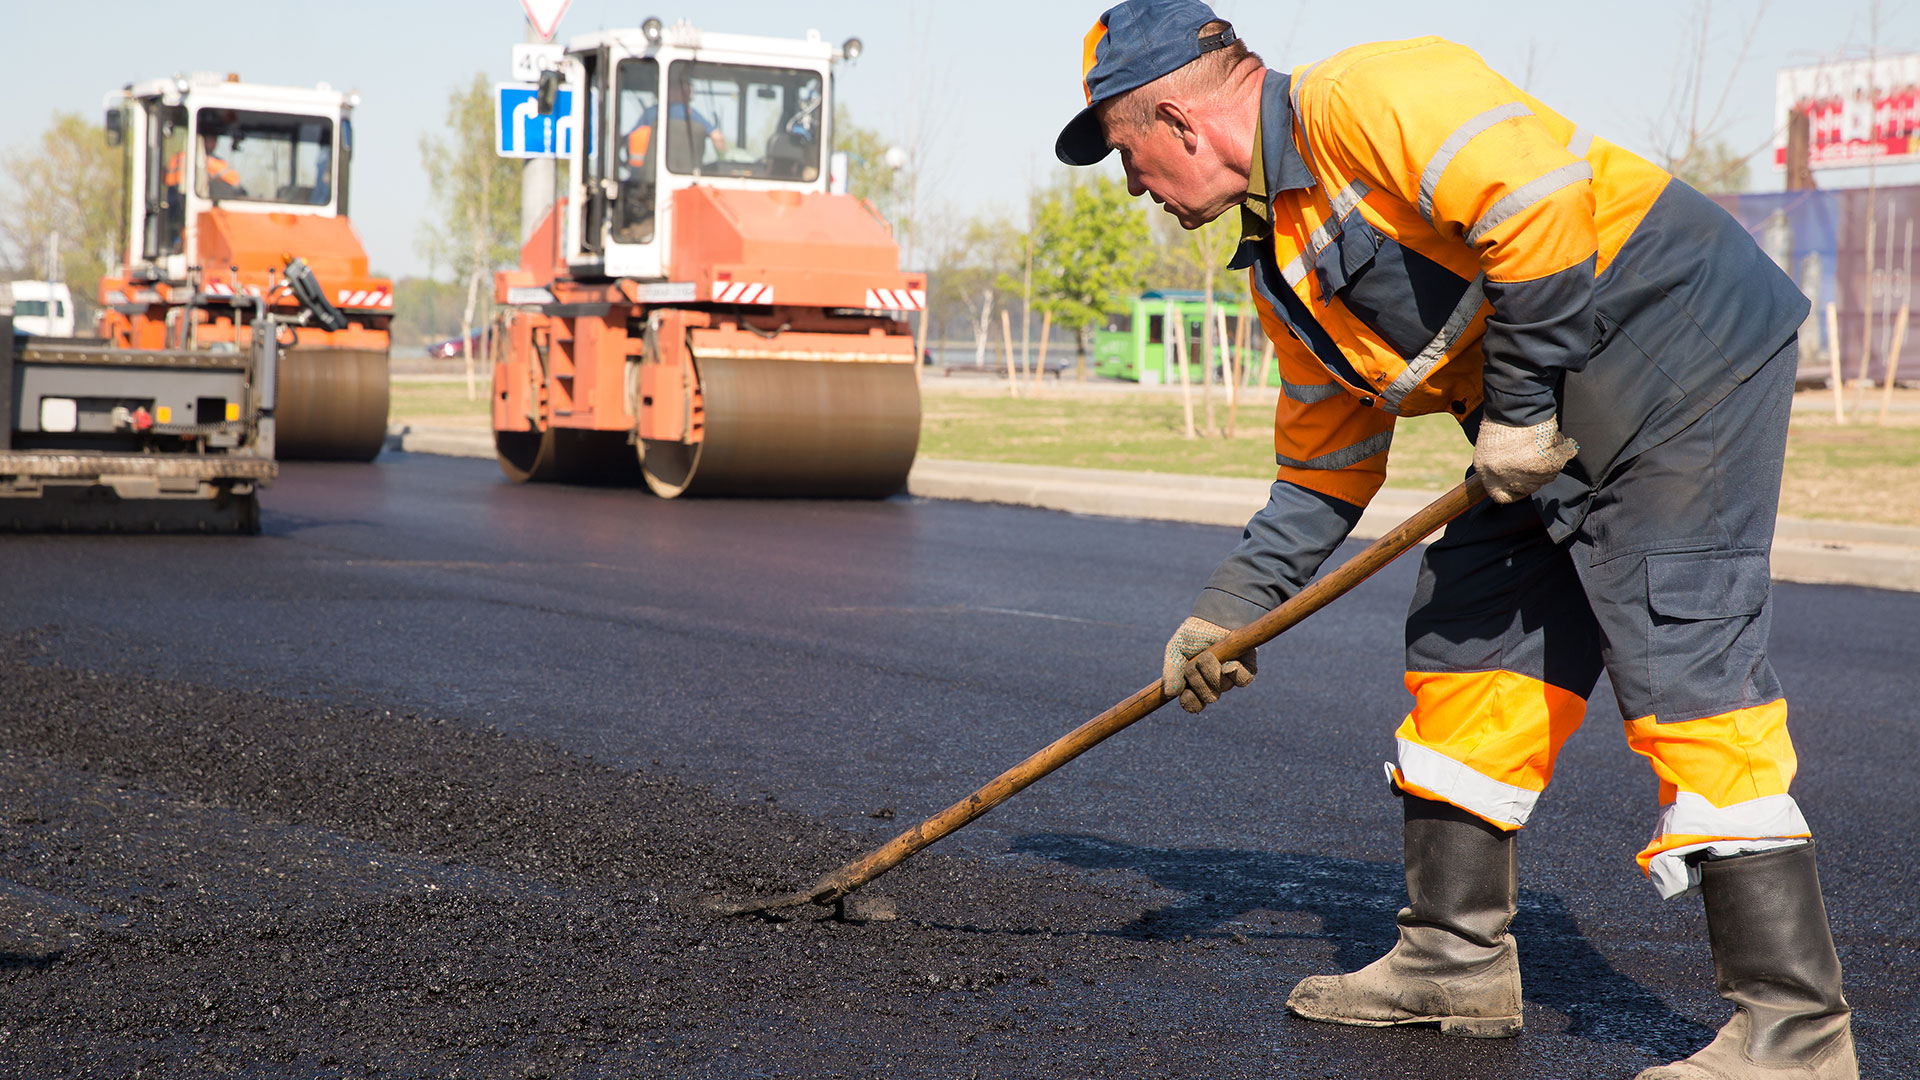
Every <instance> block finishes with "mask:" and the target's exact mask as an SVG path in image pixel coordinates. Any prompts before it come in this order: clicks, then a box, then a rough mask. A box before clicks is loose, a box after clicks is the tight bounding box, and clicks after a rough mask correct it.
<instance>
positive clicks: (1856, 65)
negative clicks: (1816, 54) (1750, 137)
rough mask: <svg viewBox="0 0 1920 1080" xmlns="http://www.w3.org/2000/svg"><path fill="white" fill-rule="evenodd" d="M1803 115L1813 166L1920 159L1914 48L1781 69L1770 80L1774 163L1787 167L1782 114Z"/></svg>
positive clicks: (1919, 70)
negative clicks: (1868, 57)
mask: <svg viewBox="0 0 1920 1080" xmlns="http://www.w3.org/2000/svg"><path fill="white" fill-rule="evenodd" d="M1795 108H1799V109H1801V110H1803V111H1805V112H1806V114H1807V156H1808V158H1809V160H1810V163H1811V164H1812V166H1813V167H1814V168H1816V169H1837V168H1845V167H1847V166H1850V165H1865V164H1866V163H1867V162H1869V161H1872V162H1875V163H1876V164H1882V165H1896V164H1906V163H1909V162H1916V161H1920V53H1908V54H1906V55H1903V56H1885V57H1881V58H1879V59H1877V60H1836V61H1833V62H1831V63H1825V64H1805V65H1802V66H1800V67H1790V68H1781V69H1780V74H1779V76H1778V77H1777V79H1776V80H1775V82H1774V106H1773V111H1774V126H1773V165H1774V168H1776V169H1784V168H1786V166H1787V118H1788V116H1789V115H1791V114H1792V112H1793V110H1794V109H1795Z"/></svg>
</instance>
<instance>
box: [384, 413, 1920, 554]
mask: <svg viewBox="0 0 1920 1080" xmlns="http://www.w3.org/2000/svg"><path fill="white" fill-rule="evenodd" d="M387 446H388V448H389V449H393V450H403V451H406V452H407V453H410V454H441V455H445V456H449V457H476V458H491V457H493V456H494V455H493V432H492V431H491V430H487V429H476V428H471V427H456V426H451V425H449V426H444V427H442V426H415V425H402V424H396V425H394V427H393V429H392V430H391V431H390V432H389V433H388V435H387ZM1268 486H1269V485H1268V483H1267V482H1266V481H1264V480H1239V479H1231V478H1227V477H1218V476H1179V475H1173V474H1169V473H1144V472H1119V471H1115V470H1109V469H1070V468H1065V467H1061V466H1053V465H1006V464H1000V463H997V462H986V461H945V460H940V459H937V458H924V457H923V458H920V459H918V460H916V461H915V462H914V463H913V471H912V473H911V474H909V475H908V477H907V492H908V493H909V494H911V495H916V496H919V497H921V498H926V499H954V500H959V501H964V502H989V503H1005V504H1009V505H1013V506H1034V507H1040V508H1043V509H1047V510H1065V511H1067V512H1069V513H1074V514H1093V515H1095V516H1099V517H1130V518H1142V519H1146V520H1150V521H1183V522H1190V523H1192V524H1197V525H1225V526H1228V527H1238V526H1241V525H1245V524H1246V523H1247V519H1248V518H1249V517H1252V516H1253V514H1254V512H1255V511H1256V510H1259V509H1260V508H1261V507H1262V506H1265V505H1266V502H1267V488H1268ZM1433 497H1434V493H1433V492H1424V491H1404V490H1400V489H1397V488H1385V489H1383V490H1382V491H1381V492H1380V494H1378V495H1376V496H1374V499H1373V504H1372V505H1371V506H1368V507H1367V512H1366V513H1365V514H1363V515H1361V518H1360V524H1359V525H1358V526H1357V527H1356V528H1355V529H1354V531H1353V535H1354V536H1355V537H1356V538H1358V539H1362V540H1372V539H1374V538H1376V537H1379V536H1381V535H1383V534H1385V533H1386V531H1387V530H1388V529H1391V528H1392V527H1393V526H1395V525H1398V524H1399V523H1400V522H1402V521H1404V520H1406V519H1407V518H1408V517H1409V516H1410V515H1412V514H1413V512H1414V511H1416V510H1418V509H1420V508H1421V507H1423V506H1425V505H1426V504H1427V503H1428V502H1430V501H1431V500H1432V499H1433ZM1773 576H1774V579H1775V580H1776V581H1795V582H1804V583H1808V584H1815V585H1864V586H1869V587H1871V588H1876V589H1899V590H1903V591H1906V592H1920V529H1909V528H1900V527H1897V526H1891V525H1868V524H1861V523H1857V522H1846V521H1810V520H1807V519H1804V518H1788V517H1783V518H1781V519H1780V520H1779V523H1778V524H1777V525H1776V527H1775V530H1774V540H1773Z"/></svg>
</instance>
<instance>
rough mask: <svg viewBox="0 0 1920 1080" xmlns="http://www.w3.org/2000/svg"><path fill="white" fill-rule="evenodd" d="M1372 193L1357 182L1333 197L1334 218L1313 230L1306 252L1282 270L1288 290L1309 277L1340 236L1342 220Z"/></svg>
mask: <svg viewBox="0 0 1920 1080" xmlns="http://www.w3.org/2000/svg"><path fill="white" fill-rule="evenodd" d="M1371 191H1373V189H1372V188H1370V187H1368V186H1367V185H1366V183H1365V182H1364V181H1360V180H1355V181H1354V182H1353V183H1351V184H1348V185H1347V186H1346V187H1344V188H1341V189H1340V194H1338V195H1335V196H1334V197H1333V202H1332V203H1331V204H1330V206H1331V209H1332V211H1333V216H1332V217H1330V218H1328V219H1327V220H1325V221H1323V222H1321V223H1320V227H1319V228H1317V229H1315V230H1313V233H1312V234H1311V235H1309V236H1308V237H1307V250H1306V251H1304V252H1302V253H1301V254H1299V255H1296V256H1294V258H1293V261H1292V262H1289V263H1287V265H1285V266H1283V267H1281V268H1280V277H1281V279H1282V280H1284V281H1285V282H1286V283H1287V287H1288V288H1292V287H1293V286H1296V285H1298V284H1300V282H1301V280H1302V279H1303V278H1305V277H1306V276H1307V268H1308V267H1309V266H1311V265H1312V263H1313V261H1314V260H1315V259H1317V258H1319V257H1320V253H1321V252H1322V251H1325V250H1326V248H1327V245H1328V244H1331V243H1332V242H1333V238H1334V237H1336V236H1339V235H1340V219H1341V218H1344V217H1346V216H1347V215H1348V214H1351V213H1353V208H1354V207H1356V206H1359V205H1360V200H1361V199H1364V198H1366V197H1367V195H1368V193H1370V192H1371Z"/></svg>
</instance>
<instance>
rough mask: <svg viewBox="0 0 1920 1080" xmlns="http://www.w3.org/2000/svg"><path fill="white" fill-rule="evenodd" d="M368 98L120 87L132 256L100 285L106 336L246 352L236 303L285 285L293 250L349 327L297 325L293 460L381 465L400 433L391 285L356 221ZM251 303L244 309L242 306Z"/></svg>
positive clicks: (283, 432)
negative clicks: (391, 403) (393, 379)
mask: <svg viewBox="0 0 1920 1080" xmlns="http://www.w3.org/2000/svg"><path fill="white" fill-rule="evenodd" d="M357 99H358V95H356V94H348V93H342V92H340V91H338V90H334V89H333V88H331V87H329V86H327V85H326V84H324V83H322V84H320V85H318V86H313V87H288V86H264V85H259V84H255V83H244V82H241V81H240V80H239V78H238V76H236V75H228V76H226V77H225V78H220V77H217V76H215V75H211V74H206V73H201V74H197V75H193V76H190V77H188V76H181V77H176V78H170V79H157V80H153V81H151V82H145V83H138V84H128V85H127V86H126V87H125V88H123V89H121V90H117V91H114V92H113V93H111V94H109V95H107V100H106V128H107V137H108V140H109V141H110V142H117V143H119V144H121V145H123V146H124V147H125V156H124V161H125V165H124V179H125V186H126V201H125V203H124V217H123V224H124V229H123V230H122V234H123V236H124V238H125V244H126V247H125V250H124V252H123V254H124V256H125V258H124V265H123V266H122V267H120V268H119V269H118V271H117V272H115V273H110V274H109V275H107V277H106V278H104V279H103V280H102V281H101V283H100V302H101V317H100V325H99V333H100V336H101V337H103V338H105V339H106V341H107V343H108V344H109V345H110V346H113V347H115V348H120V349H141V350H171V351H176V352H191V351H205V350H219V349H231V348H238V349H245V348H246V347H247V333H248V326H247V324H246V323H245V322H244V321H242V320H236V319H235V318H234V317H233V311H234V310H237V309H236V308H232V307H223V306H220V305H218V304H217V303H204V304H203V303H196V302H195V297H208V298H218V297H221V296H250V297H253V298H255V299H260V300H265V301H268V302H269V303H270V304H272V305H274V306H276V307H278V308H279V309H281V310H283V311H294V310H297V308H296V307H294V306H293V303H294V302H293V300H292V298H291V297H289V296H286V295H285V290H281V293H282V295H281V296H280V297H279V298H278V299H273V298H271V297H270V293H271V292H272V291H273V289H272V286H273V283H274V280H275V276H276V275H277V274H279V273H280V272H281V268H282V267H283V266H284V265H285V264H286V262H287V260H288V259H289V258H299V259H300V260H302V262H303V263H304V264H305V265H306V266H308V267H309V268H310V269H311V272H312V274H313V277H314V279H315V280H316V281H317V283H318V284H319V285H320V286H321V287H322V288H323V290H324V292H325V294H326V296H327V298H328V300H329V302H330V303H332V304H333V305H334V306H335V307H337V308H338V309H339V310H340V311H341V312H342V313H343V314H344V315H345V321H344V324H343V325H340V326H338V327H334V328H329V327H324V326H321V325H319V324H317V323H309V324H308V325H303V326H299V327H297V328H295V329H293V330H291V331H290V333H292V334H293V335H294V336H295V340H294V341H293V342H292V343H291V344H289V345H288V346H287V347H286V348H285V350H284V351H283V352H282V354H281V356H280V363H279V373H278V378H279V391H278V401H279V409H278V426H279V438H278V449H279V456H280V457H282V458H323V459H326V458H330V459H344V460H356V461H371V460H372V459H373V457H374V456H375V455H377V454H378V453H379V452H380V449H381V447H382V446H383V445H384V443H385V441H386V427H387V399H388V383H387V375H388V353H389V341H388V324H389V323H390V322H391V320H392V316H393V285H392V282H390V281H388V280H386V279H384V278H379V277H375V276H373V275H372V274H371V273H369V271H368V268H367V254H366V250H365V249H364V248H363V247H362V246H361V244H360V239H359V237H357V236H356V235H354V231H353V226H352V224H351V223H350V222H349V220H348V218H347V203H348V194H349V189H348V179H349V173H350V166H351V164H352V157H353V120H352V117H353V108H354V106H355V104H357ZM239 307H242V308H244V307H245V305H239Z"/></svg>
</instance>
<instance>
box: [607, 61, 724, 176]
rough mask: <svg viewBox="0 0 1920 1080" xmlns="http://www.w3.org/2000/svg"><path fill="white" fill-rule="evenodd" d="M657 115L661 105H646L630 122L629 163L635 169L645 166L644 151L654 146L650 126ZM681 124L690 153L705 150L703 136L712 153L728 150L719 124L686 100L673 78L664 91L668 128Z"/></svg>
mask: <svg viewBox="0 0 1920 1080" xmlns="http://www.w3.org/2000/svg"><path fill="white" fill-rule="evenodd" d="M659 117H660V107H659V106H658V105H649V106H647V108H646V110H645V111H644V112H642V113H641V114H640V119H639V121H638V122H637V123H635V124H634V125H633V130H632V131H629V132H627V165H628V167H630V168H633V169H636V170H638V169H643V168H645V167H646V163H647V151H648V150H650V149H652V147H653V129H654V125H655V124H657V123H658V122H659ZM682 124H684V125H686V128H687V132H688V133H687V135H686V136H685V138H686V140H687V149H688V151H689V153H691V154H694V155H703V154H705V152H706V148H705V147H702V146H701V145H700V143H701V142H702V141H703V140H704V141H706V142H710V143H712V144H713V152H714V153H715V154H724V153H726V152H727V137H726V135H725V134H723V133H722V132H721V131H720V128H719V126H718V125H716V124H715V123H714V122H713V121H712V120H710V119H708V118H707V115H706V114H705V113H703V112H701V111H700V110H698V109H695V108H692V107H691V106H689V105H688V104H687V87H686V85H685V84H684V83H681V82H675V83H673V84H672V85H671V86H670V87H669V88H668V92H667V129H668V130H669V131H674V130H678V127H679V125H682Z"/></svg>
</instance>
